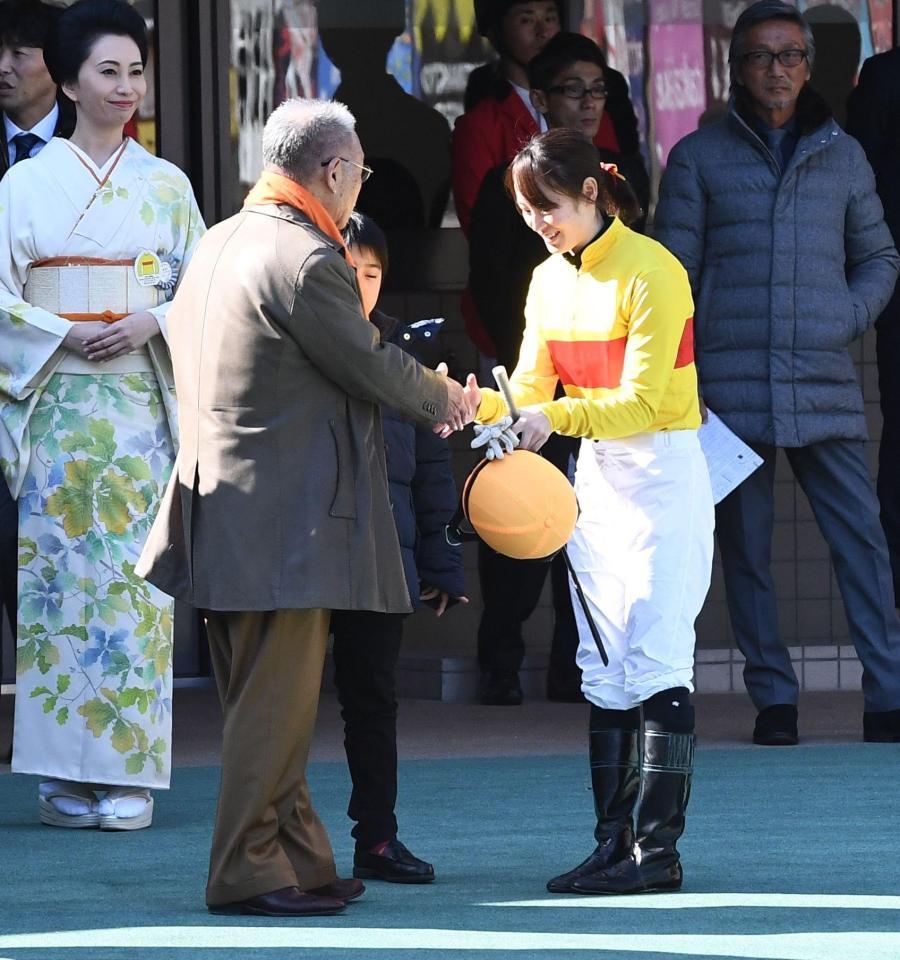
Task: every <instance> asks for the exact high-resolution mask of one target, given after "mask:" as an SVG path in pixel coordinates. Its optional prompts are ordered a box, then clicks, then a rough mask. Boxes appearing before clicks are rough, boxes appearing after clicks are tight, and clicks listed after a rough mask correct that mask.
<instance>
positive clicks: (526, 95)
mask: <svg viewBox="0 0 900 960" xmlns="http://www.w3.org/2000/svg"><path fill="white" fill-rule="evenodd" d="M509 85H510V86H511V87H512V88H513V90H515V91H516V93H517V94H518V96H519V99H520V100H521V101H522V103H524V104H525V109H526V110H527V111H528V112H529V113H530V114H531V116H532V117H533V118H534V122H535V123H536V124H537V128H538V132H539V133H546V132H547V121H546V120H545V119H544V116H543V114H542V113H540V112H539V111H538V110H537V108H536V107H535V105H534V104H533V103H532V102H531V91H530V90H529V89H528V87H520V86H519V85H518V84H517V83H513V82H512V80H510V81H509Z"/></svg>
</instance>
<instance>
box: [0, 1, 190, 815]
mask: <svg viewBox="0 0 900 960" xmlns="http://www.w3.org/2000/svg"><path fill="white" fill-rule="evenodd" d="M44 53H45V58H46V61H47V65H48V68H49V70H50V73H51V75H52V77H53V79H54V80H55V81H56V82H57V84H59V86H60V88H61V89H62V90H63V92H64V93H65V95H66V96H68V97H69V98H70V99H71V100H72V101H74V103H75V109H76V113H77V123H76V126H75V131H74V133H73V134H72V137H71V140H62V139H56V138H54V139H53V140H51V141H50V142H49V143H48V144H47V146H46V147H45V148H44V149H43V150H42V151H41V153H40V154H39V155H38V156H37V157H35V158H34V159H31V160H26V161H23V162H22V163H19V164H17V165H16V166H15V167H14V168H13V169H11V170H10V171H9V173H8V174H7V175H6V177H5V178H4V179H3V180H2V181H0V421H2V429H0V462H2V467H3V470H4V472H5V474H6V479H7V481H8V483H9V487H10V490H11V491H12V494H13V496H14V497H16V498H17V500H18V505H19V582H18V590H19V596H18V625H17V638H16V640H17V684H16V692H17V696H16V713H15V736H14V741H13V763H12V769H13V772H15V773H29V774H38V775H40V776H42V777H44V778H46V779H45V780H44V781H43V782H42V783H41V784H40V787H39V794H38V804H39V809H40V817H41V820H42V822H44V823H48V824H52V825H55V826H63V827H96V826H99V827H101V828H107V829H118V830H130V829H138V828H140V827H146V826H149V824H150V822H151V819H152V812H153V799H152V796H151V794H150V790H151V789H152V788H162V789H165V788H167V787H168V785H169V771H170V755H171V695H172V601H171V600H170V599H169V598H168V597H166V596H165V595H163V594H162V593H160V592H159V591H158V590H156V589H155V588H154V587H152V586H150V585H149V584H147V583H145V582H144V581H143V580H141V579H139V578H138V577H136V576H135V574H134V565H135V563H136V561H137V558H138V556H139V554H140V551H141V547H142V545H143V542H144V539H145V537H146V534H147V531H148V529H149V527H150V524H151V522H152V520H153V517H154V515H155V513H156V510H157V506H158V503H159V499H160V496H161V494H162V491H163V489H164V486H165V483H166V480H167V479H168V476H169V472H170V470H171V467H172V462H173V459H174V452H175V440H176V434H175V423H174V419H173V411H174V403H173V396H172V384H173V380H172V372H171V365H170V361H169V357H168V352H167V347H166V323H165V318H166V313H167V309H168V301H170V300H171V297H172V291H173V289H174V287H175V286H176V285H177V281H178V278H179V276H180V275H181V274H182V273H183V271H184V269H185V267H186V265H187V261H188V258H189V257H190V254H191V251H192V249H193V247H194V245H195V244H196V242H197V240H198V239H199V237H200V235H201V233H202V232H203V230H204V226H203V222H202V220H201V217H200V213H199V211H198V209H197V205H196V201H195V200H194V196H193V193H192V191H191V187H190V184H189V182H188V180H187V177H185V175H184V174H183V173H182V172H181V171H180V170H178V169H177V168H176V167H174V166H172V164H170V163H167V162H166V161H164V160H160V159H158V158H156V157H154V156H151V155H150V154H149V153H147V152H146V151H145V150H144V149H143V148H142V147H141V146H139V145H138V144H137V143H136V142H135V141H133V140H130V139H128V138H123V132H122V131H123V127H124V125H125V124H126V123H127V122H128V120H130V119H131V117H132V115H133V114H134V112H135V110H136V108H137V105H138V103H139V102H140V100H141V98H142V97H143V96H144V94H145V93H146V89H147V83H146V80H145V77H144V65H145V64H146V61H147V38H146V33H145V30H144V24H143V20H142V19H141V17H140V16H139V14H137V13H136V12H135V11H134V10H133V9H132V8H131V7H130V6H129V5H128V4H127V3H125V2H123V0H80V2H78V3H75V4H74V5H73V6H71V7H69V8H68V9H67V10H65V11H64V12H63V14H62V15H61V17H60V19H59V22H58V25H57V27H56V30H55V32H54V34H53V36H52V37H51V42H50V44H49V46H48V47H47V48H46V49H45V51H44ZM104 794H105V796H104Z"/></svg>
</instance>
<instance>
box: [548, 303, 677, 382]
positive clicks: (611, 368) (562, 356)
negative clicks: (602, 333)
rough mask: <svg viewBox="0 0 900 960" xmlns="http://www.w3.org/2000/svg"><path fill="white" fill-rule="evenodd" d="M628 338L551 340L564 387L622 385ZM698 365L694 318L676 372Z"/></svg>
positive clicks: (549, 344)
mask: <svg viewBox="0 0 900 960" xmlns="http://www.w3.org/2000/svg"><path fill="white" fill-rule="evenodd" d="M627 342H628V338H627V337H617V338H616V339H615V340H548V341H547V347H548V349H549V350H550V357H551V358H552V360H553V366H554V367H555V368H556V372H557V373H558V374H559V379H560V381H561V383H562V384H563V385H564V386H571V387H584V388H586V389H597V388H603V389H606V390H612V389H614V388H615V387H618V386H619V385H620V384H621V382H622V369H623V368H624V366H625V345H626V344H627ZM693 362H694V318H693V317H688V318H687V320H686V321H685V324H684V333H682V335H681V343H679V344H678V353H677V354H676V355H675V365H674V369H676V370H678V369H679V368H681V367H688V366H690V365H691V364H692V363H693Z"/></svg>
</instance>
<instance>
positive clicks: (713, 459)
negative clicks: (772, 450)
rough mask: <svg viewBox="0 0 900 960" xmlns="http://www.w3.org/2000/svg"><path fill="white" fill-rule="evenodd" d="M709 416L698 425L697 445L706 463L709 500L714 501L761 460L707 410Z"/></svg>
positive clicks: (728, 490) (740, 480)
mask: <svg viewBox="0 0 900 960" xmlns="http://www.w3.org/2000/svg"><path fill="white" fill-rule="evenodd" d="M708 413H709V419H708V420H707V422H706V423H704V424H703V425H702V426H701V427H700V433H699V436H700V446H701V447H702V448H703V453H704V455H705V456H706V463H707V465H708V467H709V479H710V481H711V483H712V492H713V502H714V503H718V502H719V501H720V500H722V499H723V498H725V497H727V496H728V494H729V493H731V491H732V490H734V489H735V487H737V486H738V485H739V484H740V483H742V482H743V481H744V480H746V479H747V477H749V476H750V474H751V473H753V471H754V470H755V469H756V468H757V467H759V466H760V465H761V464H762V457H760V456H758V455H757V454H756V453H754V451H753V450H752V449H751V448H750V447H748V446H747V444H746V443H744V441H743V440H741V438H740V437H738V436H736V435H735V434H733V433H732V432H731V431H730V430H729V429H728V427H726V426H725V424H724V423H722V421H721V420H720V419H719V418H718V417H717V416H716V415H715V414H714V413H713V412H712V410H708Z"/></svg>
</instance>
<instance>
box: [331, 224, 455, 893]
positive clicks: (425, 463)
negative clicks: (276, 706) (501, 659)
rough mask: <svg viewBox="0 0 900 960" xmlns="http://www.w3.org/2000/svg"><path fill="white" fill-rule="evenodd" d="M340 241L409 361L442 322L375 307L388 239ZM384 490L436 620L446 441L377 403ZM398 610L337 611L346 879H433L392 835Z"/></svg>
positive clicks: (448, 476)
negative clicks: (349, 870)
mask: <svg viewBox="0 0 900 960" xmlns="http://www.w3.org/2000/svg"><path fill="white" fill-rule="evenodd" d="M344 237H345V239H346V241H347V245H348V246H349V248H350V252H351V253H352V255H353V258H354V260H355V261H356V266H357V280H358V282H359V287H360V298H361V300H362V306H363V312H364V313H365V314H366V316H367V317H368V318H369V319H370V320H371V322H372V323H374V324H375V325H376V326H377V327H378V329H379V332H380V333H381V338H382V340H383V341H384V342H387V343H393V344H395V345H396V346H398V347H401V348H402V349H404V350H407V351H408V352H409V353H411V354H413V356H416V353H417V350H418V349H420V348H421V347H422V346H423V345H424V344H426V343H428V342H430V341H432V340H433V339H434V338H435V336H436V335H437V333H438V331H439V329H440V323H441V321H439V320H423V321H420V322H419V323H413V324H403V323H401V322H400V321H399V320H395V319H394V318H393V317H388V316H387V315H385V314H383V313H381V311H379V310H376V309H375V303H376V302H377V300H378V294H379V292H380V290H381V283H382V280H383V278H384V274H385V273H386V271H387V266H388V253H387V241H386V239H385V236H384V234H383V233H382V232H381V230H380V229H379V228H378V226H377V225H376V224H375V222H374V221H373V220H371V219H370V218H368V217H366V216H364V215H363V214H360V213H354V214H353V215H352V217H351V218H350V222H349V223H348V224H347V226H346V228H345V230H344ZM381 416H382V427H383V431H384V441H385V457H386V461H387V471H388V481H389V491H390V497H391V505H392V507H393V510H394V520H395V522H396V524H397V535H398V538H399V541H400V550H401V553H402V556H403V568H404V570H405V572H406V581H407V587H408V588H409V595H410V597H411V598H412V602H413V606H414V607H419V606H421V605H423V604H427V605H429V606H432V607H433V608H434V610H435V612H436V614H437V616H441V615H442V614H443V613H444V611H445V610H446V609H447V607H448V606H449V605H451V604H452V603H454V602H456V601H459V602H462V603H467V602H468V600H467V599H466V598H465V597H464V596H463V592H464V586H463V570H462V554H461V552H460V548H459V547H453V546H451V545H450V544H449V543H448V542H447V539H446V537H445V536H444V527H445V525H446V524H447V522H448V521H449V520H450V518H451V517H452V516H453V513H454V511H455V509H456V504H457V499H458V498H457V491H456V485H455V483H454V481H453V474H452V473H451V470H450V449H449V447H448V445H447V442H446V440H442V439H441V438H440V437H438V436H437V435H436V434H434V433H433V432H432V430H431V428H430V427H429V426H427V425H424V424H416V423H413V422H412V421H411V420H406V419H404V418H403V417H401V416H400V414H399V413H398V412H397V411H396V410H393V409H391V408H387V407H382V410H381ZM403 620H404V615H403V614H390V613H376V612H372V611H366V610H354V611H348V610H340V611H334V613H333V614H332V618H331V624H332V630H333V632H334V664H335V684H336V686H337V691H338V699H339V700H340V703H341V716H342V717H343V719H344V746H345V748H346V751H347V762H348V764H349V767H350V777H351V779H352V781H353V792H352V794H351V797H350V806H349V808H348V810H347V813H348V815H349V816H350V818H351V819H353V820H355V821H356V826H355V827H354V828H353V830H352V835H353V837H354V838H355V840H356V851H355V853H354V856H353V876H354V877H360V878H363V879H378V880H387V881H389V882H392V883H430V882H431V881H432V880H433V879H434V868H433V867H432V866H431V864H430V863H426V862H425V861H423V860H420V859H418V857H415V856H413V855H412V853H410V851H409V850H407V848H406V847H405V846H404V845H403V844H402V843H401V842H400V841H399V840H398V839H397V819H396V816H395V814H394V807H395V804H396V799H397V726H396V721H397V697H396V678H395V670H396V665H397V658H398V656H399V653H400V642H401V639H402V634H403Z"/></svg>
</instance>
